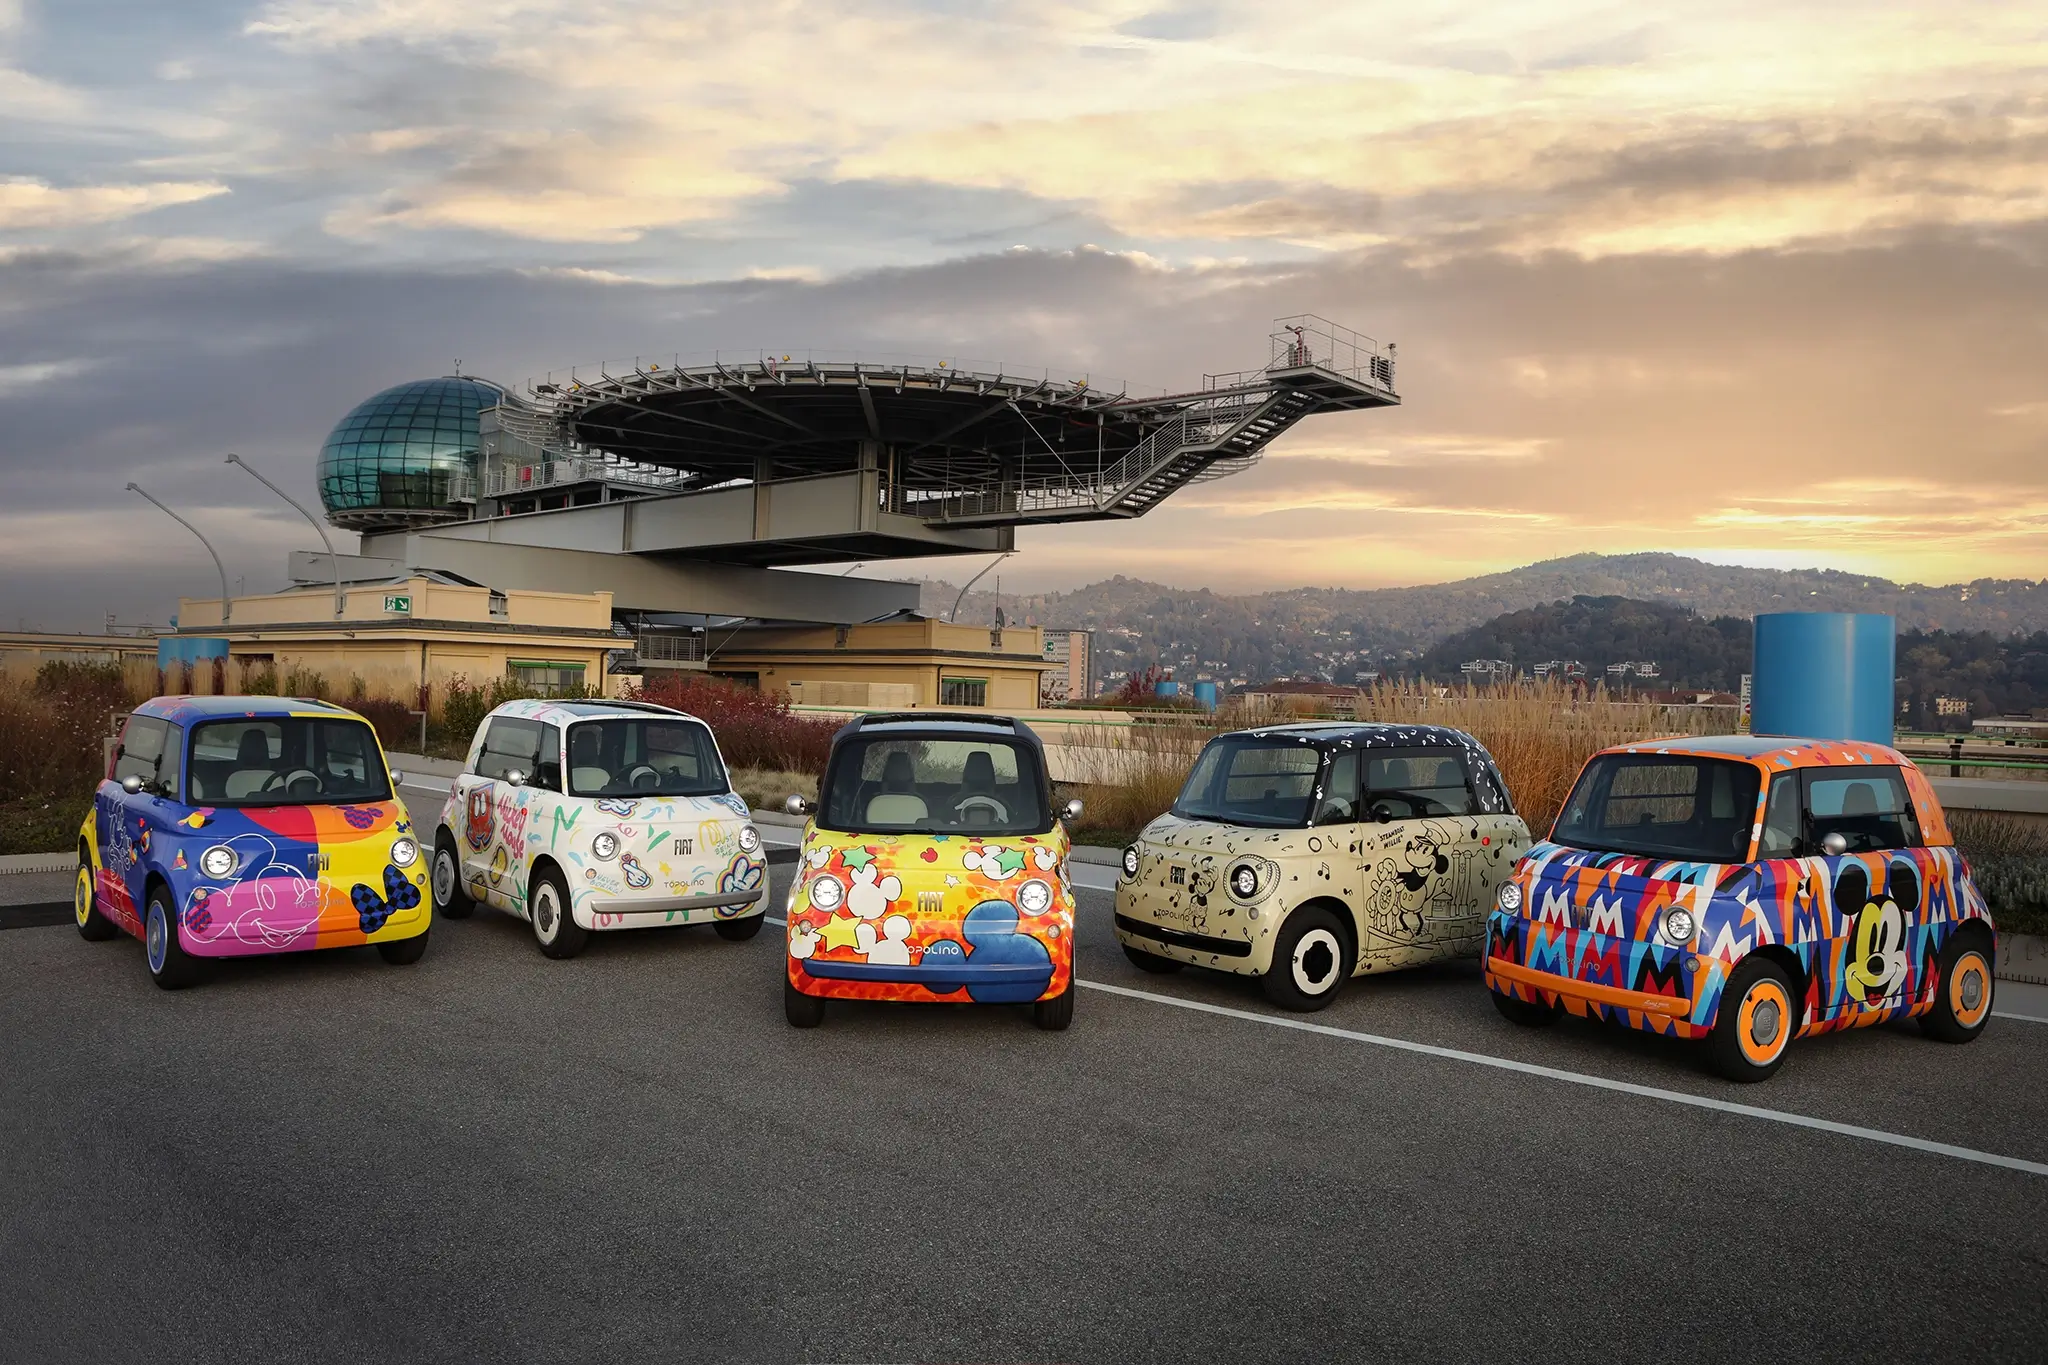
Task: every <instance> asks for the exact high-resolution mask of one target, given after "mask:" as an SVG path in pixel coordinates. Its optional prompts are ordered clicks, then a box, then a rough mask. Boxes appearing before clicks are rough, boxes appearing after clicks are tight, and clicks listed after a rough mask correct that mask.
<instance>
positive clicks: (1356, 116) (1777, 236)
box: [0, 0, 2048, 626]
mask: <svg viewBox="0 0 2048 1365" xmlns="http://www.w3.org/2000/svg"><path fill="white" fill-rule="evenodd" d="M0 126H4V127H5V129H6V130H7V136H6V138H5V139H4V141H0V624H5V625H7V626H13V625H15V624H16V623H17V621H21V620H26V621H28V622H30V623H41V624H43V625H47V626H78V625H86V624H91V623H93V622H96V621H97V620H98V619H99V618H100V617H101V615H102V614H103V613H105V612H109V611H111V612H114V613H115V614H116V615H117V616H118V617H119V619H121V620H123V621H128V620H141V619H156V620H162V619H163V617H164V616H165V615H167V614H168V612H169V611H171V610H172V609H174V604H175V597H176V595H177V594H178V593H181V592H183V593H210V592H212V591H214V588H213V583H214V582H215V580H214V578H213V573H212V566H211V563H210V561H208V560H207V559H206V558H205V556H204V553H203V551H201V550H200V549H199V547H198V545H197V544H196V543H195V542H193V541H191V540H190V538H189V537H188V536H187V535H186V533H185V532H184V531H182V530H180V529H179V528H178V527H177V526H175V525H174V524H172V523H171V522H170V521H169V520H168V519H167V518H164V517H163V516H162V515H161V514H160V513H157V512H155V511H154V510H153V509H150V508H148V507H147V506H146V505H144V504H142V503H141V502H140V500H139V499H137V498H135V497H134V495H132V494H128V493H125V492H123V491H122V486H123V484H124V483H125V482H127V481H128V480H130V479H134V480H136V481H138V482H140V483H142V484H143V485H144V486H145V487H147V488H149V489H150V490H151V491H152V492H154V493H156V494H157V495H158V496H160V497H163V498H164V499H165V500H166V501H169V502H171V503H173V505H175V506H178V507H179V508H180V509H181V510H183V511H186V512H187V513H188V514H189V515H191V516H192V517H193V519H194V520H195V521H197V522H198V523H199V524H200V525H201V526H202V527H203V528H204V529H206V530H207V531H208V533H209V534H210V535H213V536H214V539H215V540H216V542H217V543H218V544H219V545H220V546H221V548H222V551H223V553H224V555H225V556H226V557H227V559H228V561H229V565H228V571H229V573H230V575H232V576H235V577H237V578H241V579H243V580H245V586H246V587H247V588H248V590H251V591H254V590H256V589H258V588H259V587H270V586H275V585H276V583H277V582H278V581H279V579H280V577H281V571H282V567H283V560H284V556H285V553H286V552H287V551H288V550H290V549H293V548H302V547H305V546H308V545H312V544H313V543H314V539H313V536H312V533H311V531H310V529H309V528H307V527H306V526H305V525H304V523H302V522H298V521H296V519H295V518H294V517H293V515H292V514H291V513H290V512H289V511H288V510H286V509H283V508H282V507H281V506H276V505H273V504H272V503H270V502H266V501H265V499H266V498H267V496H268V495H266V494H263V491H262V489H260V488H259V487H257V486H256V485H255V484H254V482H253V481H251V480H248V479H247V478H246V476H243V475H241V474H239V473H237V472H236V471H234V470H232V469H229V468H227V467H225V466H224V465H223V463H222V460H221V456H222V453H223V452H225V451H227V450H237V451H240V452H241V453H242V454H244V455H245V456H247V457H248V458H249V459H251V461H252V462H255V463H258V464H259V465H260V466H261V467H263V468H265V469H266V470H267V471H268V472H270V473H271V474H272V475H273V476H275V477H278V478H279V479H280V481H283V482H286V483H287V486H289V487H291V488H293V489H294V490H296V491H299V492H302V493H303V494H304V495H305V496H306V497H307V498H308V499H309V500H310V498H311V496H312V468H313V460H314V455H315V452H316V451H317V449H318V447H319V444H320V442H321V440H322V438H323V437H324V435H325V433H326V431H327V429H328V428H329V427H330V426H331V425H332V424H333V423H334V421H335V420H336V419H337V418H339V417H340V416H341V415H342V413H344V412H345V411H347V409H348V408H349V407H350V406H351V405H352V404H353V403H354V402H355V401H357V400H358V399H359V398H361V397H363V396H366V395H367V394H369V393H370V392H373V391H374V390H376V389H378V388H381V387H383V386H384V385H387V384H390V383H394V382H397V381H400V380H404V379H409V378H415V377H418V376H421V375H428V374H438V373H444V372H446V371H448V370H450V369H451V368H453V366H454V365H455V363H456V361H457V359H458V358H459V359H460V361H461V364H462V367H463V369H464V370H465V371H468V372H473V373H480V374H484V375H488V376H491V377H494V378H497V379H500V380H501V381H505V382H509V383H513V384H518V383H521V382H523V381H525V380H526V379H528V378H529V377H537V376H539V375H542V374H544V373H545V372H547V371H549V370H551V369H560V368H565V367H567V366H569V365H572V364H578V363H588V362H592V361H596V360H600V359H604V358H612V357H632V356H635V355H667V354H669V353H672V352H699V351H706V350H710V349H712V348H720V347H722V348H732V349H740V350H747V349H754V348H761V347H768V348H773V349H775V350H777V351H786V350H792V349H798V348H801V349H806V350H815V351H828V350H837V351H854V350H859V351H862V352H880V351H891V352H908V353H915V354H921V355H931V356H940V355H944V356H951V357H954V358H956V359H964V360H968V361H977V360H979V361H989V362H993V361H997V360H1000V361H1002V362H1004V363H1005V364H1006V365H1007V366H1009V367H1011V368H1013V369H1014V368H1018V367H1022V366H1027V365H1028V366H1044V367H1050V368H1052V369H1055V370H1061V371H1076V372H1079V371H1087V372H1090V373H1092V374H1094V375H1096V376H1098V377H1116V378H1125V379H1128V380H1129V381H1130V382H1131V383H1133V384H1136V385H1143V386H1148V387H1152V388H1170V387H1181V386H1184V385H1188V384H1192V383H1193V382H1195V381H1197V380H1198V378H1199V376H1200V375H1201V374H1202V373H1203V372H1204V371H1208V370H1223V369H1236V368H1239V367H1241V366H1244V365H1246V364H1250V363H1258V362H1260V361H1262V360H1263V359H1264V355H1265V335H1266V333H1267V331H1268V330H1269V327H1270V324H1271V321H1272V319H1274V318H1276V317H1279V316H1282V315H1287V314H1294V313H1300V312H1315V313H1320V314H1323V315H1325V316H1328V317H1331V318H1334V319H1336V320H1338V321H1340V322H1343V323H1346V324H1348V325H1350V326H1353V327H1356V328H1358V329H1360V330H1362V331H1365V332H1367V333H1370V334H1371V335H1373V336H1375V337H1378V338H1381V339H1383V340H1393V341H1396V342H1398V343H1399V345H1400V355H1401V371H1400V387H1401V389H1402V392H1403V396H1404V399H1405V403H1404V406H1403V407H1401V408H1399V409H1396V410H1392V411H1385V412H1378V413H1361V414H1353V415H1347V416H1343V417H1330V418H1322V419H1315V420H1312V421H1310V422H1307V423H1304V424H1303V425H1302V426H1300V427H1298V428H1296V429H1295V430H1294V431H1293V432H1292V433H1290V434H1289V435H1288V436H1287V437H1286V438H1284V439H1283V440H1282V441H1281V442H1279V443H1278V444H1276V445H1275V446H1274V448H1273V449H1272V450H1271V452H1270V453H1269V455H1268V457H1267V459H1266V460H1265V462H1264V463H1263V464H1262V465H1261V466H1260V467H1258V468H1257V469H1255V470H1253V471H1252V472H1250V473H1248V474H1245V475H1241V476H1238V477H1236V478H1233V479H1229V480H1224V481H1221V482H1218V483H1214V484H1209V485H1204V486H1202V487H1199V488H1196V489H1193V490H1190V491H1188V492H1186V493H1183V494H1181V495H1179V496H1177V497H1175V498H1174V499H1172V500H1171V501H1169V502H1168V503H1167V504H1165V505H1164V506H1163V507H1162V508H1161V509H1160V510H1159V511H1156V512H1154V513H1153V514H1152V515H1151V516H1149V517H1147V518H1146V519H1144V520H1143V521H1140V522H1137V523H1119V524H1115V525H1110V526H1093V527H1074V528H1066V529H1058V530H1051V529H1048V530H1035V531H1025V532H1023V533H1022V534H1021V537H1020V538H1021V539H1022V541H1023V543H1024V545H1025V546H1026V548H1025V551H1024V553H1022V554H1020V555H1019V556H1017V557H1016V558H1015V559H1013V560H1011V561H1009V562H1008V563H1006V564H1005V565H1004V566H1003V573H1004V575H1005V587H1006V588H1012V587H1018V588H1021V587H1031V588H1045V587H1059V586H1068V585H1072V584H1077V583H1080V582H1085V581H1088V580H1090V579H1093V578H1096V577H1100V576H1103V575H1105V574H1109V573H1119V572H1120V573H1131V574H1141V575H1144V576H1148V577H1152V578H1157V579H1162V580H1166V581H1169V582H1174V583H1180V584H1185V585H1189V586H1194V585H1208V586H1212V587H1216V588H1220V589H1229V588H1249V587H1264V586H1286V585H1293V584H1303V583H1313V584H1335V585H1346V586H1375V585H1383V584H1392V583H1412V582H1429V581H1438V580H1442V579H1446V578H1453V577H1458V576H1462V575H1465V574H1469V573H1475V572H1485V571H1488V570H1491V569H1496V568H1504V567H1509V566H1512V565H1514V564H1519V563H1525V562H1528V561H1530V560H1534V559H1539V558H1545V557H1550V556H1555V555H1560V554H1569V553H1573V552H1577V551H1581V550H1605V551H1627V550H1644V549H1661V550H1674V551H1680V552H1685V553H1692V554H1697V555H1700V556H1702V557H1706V558H1712V559H1718V560H1723V561H1730V562H1747V563H1759V564H1774V565H1788V566H1789V565H1795V564H1797V565H1806V564H1820V565H1828V566H1835V567H1841V568H1847V569H1855V570H1860V571H1866V572H1878V573H1884V574H1887V575H1890V576H1893V577H1899V578H1909V579H1917V580H1920V581H1928V582H1950V581H1958V580H1965V579H1969V578H1974V577H1980V576H2015V577H2016V576H2026V577H2039V576H2041V575H2043V574H2044V573H2048V173H2044V172H2043V169H2042V168H2043V166H2044V164H2048V11H2044V10H2043V9H2042V8H2041V7H2040V6H2038V5H2018V4H2006V3H1998V4H1982V3H1955V2H1954V0H1950V3H1941V4H1936V3H1913V4H1899V3H1894V4H1886V3H1880V2H1878V0H1855V3H1847V2H1846V0H1845V2H1843V3H1809V4H1797V3H1787V2H1786V0H1772V2H1771V3H1762V2H1761V0H1713V3H1690V2H1688V3H1654V4H1644V3H1634V4H1607V3H1577V2H1575V0H1528V3H1522V4H1515V5H1502V4H1493V5H1477V4H1458V3H1439V4H1430V3H1417V2H1416V0H1406V2H1405V3H1400V4H1381V3H1362V2H1354V3H1345V2H1344V0H1332V3H1326V4H1320V5H1312V6H1301V7H1295V8H1287V7H1281V6H1276V5H1273V4H1270V3H1266V2H1265V0H1246V2H1245V3H1234V2H1231V0H1222V2H1219V3H1206V4H1179V5H1174V4H1163V5H1162V4H1150V5H1148V4H1144V3H1078V2H1070V3H1061V2H1060V0H1051V2H1050V3H1048V2H1046V0H1040V3H1035V4H1029V5H1026V4H1008V3H994V2H993V0H984V2H981V3H977V2H976V0H944V2H943V3H942V2H941V0H900V2H899V3H883V2H882V0H873V2H871V3H863V4H860V5H820V4H810V5H799V4H794V3H775V2H774V0H753V2H752V3H748V4H743V5H735V4H731V3H718V4H708V3H707V4H697V3H675V2H668V3H664V0H631V3H627V2H626V0H498V3H495V4H489V5H485V4H478V3H473V2H472V0H178V3H176V4H171V3H165V2H164V0H0ZM902 567H907V569H908V571H910V572H913V573H915V572H932V573H942V574H943V573H951V574H953V575H955V576H960V570H959V569H958V568H956V567H955V566H952V565H948V564H944V563H937V564H934V563H931V562H926V563H923V564H918V565H911V566H902ZM968 571H969V572H971V569H970V570H968Z"/></svg>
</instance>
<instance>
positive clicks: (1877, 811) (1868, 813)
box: [1805, 768, 1920, 853]
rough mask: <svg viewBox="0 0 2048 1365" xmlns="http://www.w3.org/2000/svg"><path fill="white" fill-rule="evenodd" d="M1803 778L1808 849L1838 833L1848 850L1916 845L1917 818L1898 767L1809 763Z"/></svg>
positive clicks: (1918, 832)
mask: <svg viewBox="0 0 2048 1365" xmlns="http://www.w3.org/2000/svg"><path fill="white" fill-rule="evenodd" d="M1805 781H1806V839H1807V847H1808V848H1811V849H1818V848H1819V847H1820V842H1821V840H1823V839H1825V838H1827V836H1828V835H1830V834H1839V835H1841V836H1842V838H1843V839H1844V840H1845V841H1846V842H1847V843H1848V852H1850V853H1874V852H1876V851H1878V850H1879V849H1887V848H1918V847H1919V846H1920V822H1919V821H1918V820H1916V819H1915V818H1914V816H1913V803H1912V802H1911V801H1909V800H1907V799H1906V784H1905V781H1904V780H1903V779H1902V778H1901V777H1900V776H1899V770H1898V769H1897V768H1858V769H1855V770H1853V771H1851V772H1840V773H1838V772H1834V771H1830V770H1822V769H1814V768H1808V769H1806V770H1805Z"/></svg>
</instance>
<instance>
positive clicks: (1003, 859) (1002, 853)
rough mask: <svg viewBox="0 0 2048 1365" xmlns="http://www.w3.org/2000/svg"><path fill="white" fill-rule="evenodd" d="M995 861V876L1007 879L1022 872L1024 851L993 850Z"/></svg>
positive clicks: (1010, 849) (1016, 849)
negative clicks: (1015, 873)
mask: <svg viewBox="0 0 2048 1365" xmlns="http://www.w3.org/2000/svg"><path fill="white" fill-rule="evenodd" d="M993 852H994V854H995V859H996V875H997V876H998V877H1007V876H1009V875H1010V874H1012V873H1014V872H1021V871H1023V870H1024V850H1023V849H1021V848H998V849H995V850H993Z"/></svg>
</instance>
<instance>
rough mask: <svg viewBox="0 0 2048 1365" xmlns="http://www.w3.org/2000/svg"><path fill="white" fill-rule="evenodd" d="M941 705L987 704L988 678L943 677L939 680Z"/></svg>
mask: <svg viewBox="0 0 2048 1365" xmlns="http://www.w3.org/2000/svg"><path fill="white" fill-rule="evenodd" d="M939 705H941V706H987V705H988V679H987V678H943V679H941V680H940V682H939Z"/></svg>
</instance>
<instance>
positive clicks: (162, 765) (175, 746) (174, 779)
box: [156, 725, 185, 800]
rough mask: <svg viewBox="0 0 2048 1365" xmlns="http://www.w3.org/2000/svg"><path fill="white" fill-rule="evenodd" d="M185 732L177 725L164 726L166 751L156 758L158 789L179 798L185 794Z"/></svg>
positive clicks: (166, 794)
mask: <svg viewBox="0 0 2048 1365" xmlns="http://www.w3.org/2000/svg"><path fill="white" fill-rule="evenodd" d="M184 757H185V732H184V731H183V730H182V729H180V728H179V727H177V726H175V725H167V726H165V727H164V751H163V753H161V754H159V755H158V756H157V760H156V785H157V790H159V791H161V792H162V793H163V794H164V795H165V796H168V797H171V798H172V799H174V800H175V799H177V798H178V797H180V796H182V795H183V794H184V787H183V785H182V783H183V780H184V771H183V770H184V761H183V760H184Z"/></svg>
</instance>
